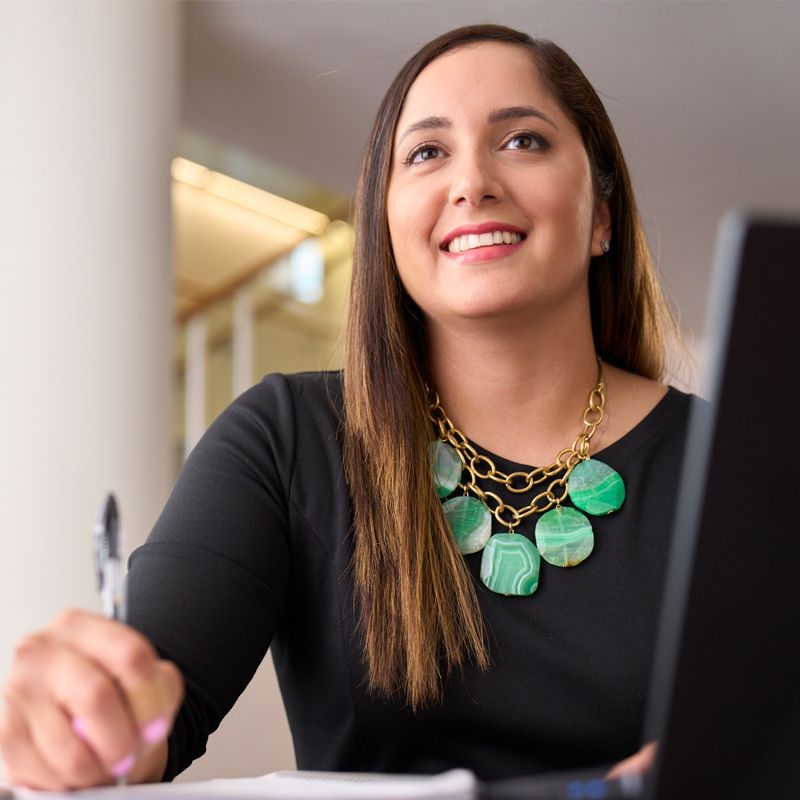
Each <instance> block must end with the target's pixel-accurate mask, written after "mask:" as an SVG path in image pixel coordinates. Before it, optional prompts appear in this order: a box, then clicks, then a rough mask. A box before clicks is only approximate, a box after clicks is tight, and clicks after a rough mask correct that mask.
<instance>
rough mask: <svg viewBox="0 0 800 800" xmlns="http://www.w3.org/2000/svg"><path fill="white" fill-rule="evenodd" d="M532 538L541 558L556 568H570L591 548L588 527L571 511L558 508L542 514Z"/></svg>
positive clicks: (577, 514) (582, 517) (584, 518)
mask: <svg viewBox="0 0 800 800" xmlns="http://www.w3.org/2000/svg"><path fill="white" fill-rule="evenodd" d="M535 536H536V546H537V547H538V548H539V553H540V554H541V556H542V558H543V559H544V560H545V561H546V562H547V563H548V564H552V565H553V566H556V567H574V566H575V565H576V564H580V563H581V561H583V560H584V559H585V558H586V557H587V556H588V555H589V553H591V552H592V549H593V548H594V532H593V531H592V525H591V523H590V522H589V520H588V519H586V517H584V516H583V514H581V512H580V511H576V510H575V509H574V508H565V507H564V506H558V507H557V508H554V509H552V511H548V512H547V513H546V514H542V516H541V517H540V518H539V521H538V522H537V523H536V531H535Z"/></svg>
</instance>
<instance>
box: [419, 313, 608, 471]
mask: <svg viewBox="0 0 800 800" xmlns="http://www.w3.org/2000/svg"><path fill="white" fill-rule="evenodd" d="M576 323H577V324H576ZM428 342H429V357H430V368H431V379H432V381H433V385H434V388H435V389H436V391H437V392H438V394H439V397H440V400H441V403H442V407H443V408H444V410H445V412H446V413H447V415H448V416H449V418H450V419H451V420H452V422H453V424H454V425H455V426H456V427H457V428H458V429H459V430H461V431H462V433H464V435H465V436H467V437H468V438H469V439H471V440H472V441H473V442H475V443H476V444H477V445H479V446H480V447H483V448H486V449H487V450H489V451H491V452H493V453H496V454H498V455H501V456H504V457H506V458H508V459H510V460H512V461H516V462H518V463H521V464H526V465H530V466H541V465H543V464H547V463H550V462H551V461H552V460H553V459H554V458H555V456H556V454H557V453H558V452H559V451H560V450H562V449H563V448H564V447H567V446H569V445H570V444H571V442H572V440H573V439H574V437H575V435H576V434H577V433H579V432H580V431H581V430H582V429H583V412H584V409H585V408H586V405H587V402H588V398H589V393H590V391H591V390H592V388H593V387H594V386H595V385H596V383H597V359H596V356H595V351H594V342H593V339H592V333H591V326H590V325H589V323H588V319H584V320H576V321H570V320H566V321H565V320H563V319H561V320H560V322H559V324H558V325H555V324H553V323H549V324H543V325H539V326H533V325H528V326H527V327H524V328H523V327H521V326H517V327H516V328H514V329H513V330H509V326H508V325H505V324H497V323H496V322H494V321H483V320H481V321H479V322H475V321H470V323H469V324H456V325H447V324H430V323H429V329H428Z"/></svg>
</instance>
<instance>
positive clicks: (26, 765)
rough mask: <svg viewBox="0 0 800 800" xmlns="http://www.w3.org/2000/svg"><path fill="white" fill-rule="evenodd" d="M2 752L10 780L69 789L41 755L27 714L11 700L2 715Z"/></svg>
mask: <svg viewBox="0 0 800 800" xmlns="http://www.w3.org/2000/svg"><path fill="white" fill-rule="evenodd" d="M0 753H2V755H3V760H4V762H5V778H6V780H7V781H9V782H10V783H16V784H19V785H20V786H27V787H28V788H30V789H44V790H48V791H53V792H63V791H66V790H67V789H68V788H69V786H68V785H67V783H66V782H65V781H63V780H62V779H61V778H60V777H59V775H58V774H57V773H56V772H55V770H53V769H52V768H51V767H50V765H49V764H48V763H47V761H45V759H44V758H43V757H42V756H41V754H40V753H39V751H38V750H37V748H36V746H35V744H34V743H33V740H32V739H31V736H30V731H29V730H28V726H27V725H26V724H25V719H24V717H23V716H22V714H21V712H20V711H19V710H18V709H17V707H16V706H15V705H14V704H13V703H12V702H11V701H7V702H6V707H5V711H4V713H3V715H2V716H0Z"/></svg>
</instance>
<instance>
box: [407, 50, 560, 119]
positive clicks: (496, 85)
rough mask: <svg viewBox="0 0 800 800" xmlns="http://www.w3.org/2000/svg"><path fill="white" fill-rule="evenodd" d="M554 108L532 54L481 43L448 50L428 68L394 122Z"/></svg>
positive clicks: (413, 84) (415, 82) (420, 76)
mask: <svg viewBox="0 0 800 800" xmlns="http://www.w3.org/2000/svg"><path fill="white" fill-rule="evenodd" d="M533 101H536V104H537V105H538V106H540V107H544V106H547V108H549V109H557V108H558V105H557V104H556V102H555V101H554V100H553V98H552V97H551V96H550V94H549V92H547V90H546V89H545V87H544V83H543V81H542V79H541V77H540V75H539V70H538V67H537V66H536V64H535V63H534V60H533V56H532V55H531V53H530V52H529V51H528V50H527V49H525V48H524V47H522V46H519V45H514V44H507V43H504V42H479V43H476V44H469V45H464V46H463V47H459V48H457V49H455V50H450V51H448V52H446V53H445V54H444V55H442V56H439V58H437V59H436V60H435V61H432V62H431V63H430V64H428V65H427V66H426V67H425V69H423V70H422V72H420V74H419V75H418V76H417V77H416V79H415V80H414V83H412V84H411V87H410V88H409V90H408V94H407V95H406V99H405V102H404V104H403V110H402V112H401V114H400V118H399V120H398V129H399V128H400V127H401V126H402V125H403V123H407V122H411V121H413V120H414V119H416V118H419V117H425V116H428V115H430V114H446V115H447V116H448V117H451V116H458V115H459V114H469V112H470V111H473V110H478V109H480V110H481V112H482V111H483V110H484V109H485V107H486V106H487V105H493V106H496V107H501V106H508V105H524V104H529V103H531V102H533Z"/></svg>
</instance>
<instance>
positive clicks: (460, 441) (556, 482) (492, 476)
mask: <svg viewBox="0 0 800 800" xmlns="http://www.w3.org/2000/svg"><path fill="white" fill-rule="evenodd" d="M428 393H429V395H430V407H429V411H428V415H429V416H430V419H431V422H433V424H434V425H435V426H436V428H437V431H438V434H439V439H441V441H443V442H446V443H447V444H449V445H452V447H453V449H454V450H455V451H456V452H457V453H458V455H459V458H460V459H461V464H462V466H463V468H464V471H466V472H467V475H468V478H467V480H466V481H465V482H464V483H459V484H458V485H459V487H460V488H461V489H462V490H463V491H464V494H468V493H469V492H472V494H474V495H475V496H476V497H477V498H478V499H479V500H481V501H483V502H484V503H485V504H486V507H487V508H488V509H489V511H490V512H491V513H492V514H493V515H494V518H495V519H496V520H497V521H498V522H499V523H500V524H501V525H505V526H506V527H507V528H508V529H509V530H512V531H513V530H514V528H516V527H517V525H519V523H520V522H521V521H522V520H523V519H525V517H528V516H530V515H531V514H535V513H543V512H545V511H549V510H550V509H551V508H553V507H554V506H558V505H560V504H561V503H563V502H564V500H565V499H566V497H567V492H568V490H567V479H568V478H569V475H570V473H571V472H572V470H573V469H574V467H575V466H576V465H577V464H579V463H580V462H581V461H586V459H588V458H589V443H590V442H591V441H592V437H593V436H594V434H595V431H596V430H597V428H598V426H599V425H600V424H601V423H602V421H603V417H604V416H605V407H606V394H605V385H604V383H603V369H602V366H601V365H600V364H599V362H598V374H597V385H596V386H595V387H594V388H593V389H592V391H591V392H590V393H589V404H588V406H587V407H586V410H585V411H584V412H583V430H582V431H581V432H580V433H579V434H578V435H577V436H576V437H575V439H574V440H573V442H572V445H571V446H570V447H565V448H564V449H563V450H562V451H561V452H560V453H559V454H558V455H557V456H556V457H555V460H554V461H553V463H552V464H549V465H548V466H546V467H536V468H535V469H532V470H531V471H530V472H522V471H518V472H512V473H510V474H508V475H506V474H505V473H504V472H501V471H500V470H499V469H497V467H496V466H495V465H494V462H493V461H492V459H491V458H489V456H487V455H484V454H483V453H478V452H477V451H476V450H475V448H474V447H473V446H472V445H471V444H470V443H469V441H468V440H467V437H466V436H464V434H463V433H461V431H460V430H458V428H456V427H455V425H453V423H452V422H451V421H450V418H449V417H448V416H447V414H446V413H445V411H444V409H443V408H442V405H441V403H440V401H439V395H438V394H436V392H435V391H433V390H432V389H430V388H429V389H428ZM478 478H480V479H482V480H491V481H494V482H495V483H498V484H501V485H503V486H505V487H506V489H508V491H509V492H513V493H514V494H525V493H527V492H530V491H532V490H533V487H534V486H538V485H540V484H542V483H544V482H545V481H546V480H548V479H551V480H550V483H548V484H547V488H546V489H545V490H544V491H543V492H539V493H538V494H537V495H536V496H535V497H534V498H533V499H532V500H531V501H530V502H529V503H528V504H527V505H526V506H522V508H514V506H511V505H509V504H508V503H504V502H503V500H502V499H501V498H500V496H499V495H497V494H495V493H494V492H491V491H488V490H485V489H481V488H480V487H479V486H478V484H477V483H476V479H478ZM503 515H505V516H506V517H509V519H504V518H503Z"/></svg>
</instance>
